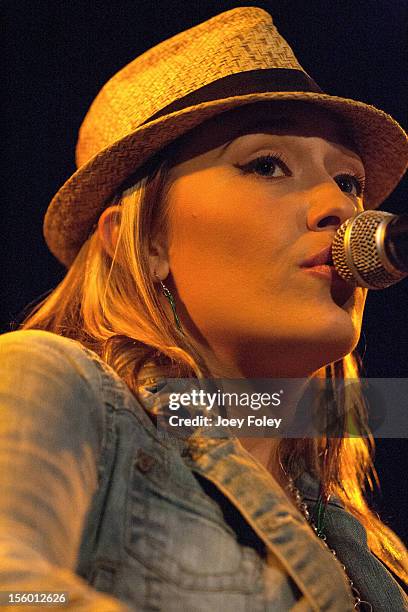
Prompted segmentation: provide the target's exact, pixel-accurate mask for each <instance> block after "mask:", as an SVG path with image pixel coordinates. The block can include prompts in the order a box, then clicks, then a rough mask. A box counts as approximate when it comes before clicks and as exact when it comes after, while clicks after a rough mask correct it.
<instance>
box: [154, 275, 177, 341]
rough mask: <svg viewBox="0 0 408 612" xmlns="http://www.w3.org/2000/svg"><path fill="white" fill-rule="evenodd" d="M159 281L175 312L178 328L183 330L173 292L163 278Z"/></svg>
mask: <svg viewBox="0 0 408 612" xmlns="http://www.w3.org/2000/svg"><path fill="white" fill-rule="evenodd" d="M156 277H157V276H156ZM157 278H158V277H157ZM159 282H160V284H161V287H162V291H163V295H164V297H165V298H166V300H167V301H168V302H169V304H170V307H171V310H172V312H173V316H174V322H175V324H176V327H177V328H178V329H179V330H180V331H181V332H182V331H183V330H182V328H181V323H180V320H179V318H178V315H177V311H176V302H175V301H174V297H173V294H172V293H171V291H170V289H168V288H167V287H166V285H165V284H164V283H163V281H161V280H160V279H159Z"/></svg>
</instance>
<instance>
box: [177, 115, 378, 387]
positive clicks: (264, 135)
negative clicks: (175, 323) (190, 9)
mask: <svg viewBox="0 0 408 612" xmlns="http://www.w3.org/2000/svg"><path fill="white" fill-rule="evenodd" d="M173 159H174V160H175V162H174V166H173V167H172V169H171V174H170V177H171V187H170V191H169V197H168V234H167V258H168V264H169V268H170V273H171V276H170V277H169V279H168V280H169V282H170V286H171V289H172V290H173V291H174V294H175V300H176V304H177V310H178V313H179V316H180V318H181V321H182V324H183V326H184V329H187V330H188V333H189V334H190V335H191V337H192V338H193V340H194V342H195V343H196V344H197V347H198V349H199V351H201V354H203V355H204V357H205V358H206V360H207V362H208V363H209V365H210V367H211V369H212V372H213V374H214V375H219V376H229V377H234V378H238V377H242V376H244V377H252V378H255V377H269V376H275V377H279V376H280V377H303V376H307V375H310V374H311V373H313V372H314V371H316V370H317V369H318V368H320V367H322V366H323V365H325V364H328V363H330V362H332V361H335V360H337V359H340V358H341V357H343V356H344V355H346V354H347V353H349V352H350V351H351V350H352V349H353V348H354V347H355V345H356V343H357V341H358V337H359V334H360V326H361V317H362V312H363V307H364V301H365V293H366V292H365V291H364V290H363V289H360V288H357V289H356V290H353V289H352V288H351V287H350V286H348V285H346V284H345V283H344V282H342V281H340V280H339V278H338V277H337V276H336V275H335V274H333V270H331V271H330V270H327V268H326V269H322V268H320V269H319V268H318V267H316V266H315V267H311V265H308V260H309V259H310V258H313V257H314V256H316V255H318V254H319V253H321V252H322V251H323V250H324V249H327V248H328V247H330V245H331V243H332V240H333V237H334V235H335V232H336V230H337V228H338V227H339V226H340V225H341V223H343V222H344V221H345V220H346V219H348V218H349V217H351V216H353V215H354V214H356V212H357V211H360V210H361V209H362V207H363V197H362V189H363V184H362V183H363V176H364V167H363V164H362V161H361V159H360V157H359V155H358V154H357V153H356V151H355V148H354V147H353V145H352V144H351V142H350V140H349V139H348V138H347V135H346V134H345V133H344V132H343V131H342V126H341V123H340V122H339V121H338V120H336V119H335V118H334V117H333V116H332V115H329V114H328V113H327V112H326V111H324V110H318V109H313V108H312V107H310V106H308V105H307V104H301V103H300V104H298V103H292V104H289V103H286V104H276V103H275V104H258V105H251V106H246V107H243V108H240V109H236V110H234V111H231V112H229V113H227V114H224V115H220V116H218V117H217V118H215V119H213V120H211V121H209V122H206V123H205V124H203V125H202V126H200V127H199V128H198V129H196V130H194V131H193V132H190V133H189V134H188V136H186V137H184V138H183V139H181V140H179V141H178V142H177V144H176V147H175V150H174V151H173Z"/></svg>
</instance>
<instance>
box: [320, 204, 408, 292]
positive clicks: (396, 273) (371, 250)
mask: <svg viewBox="0 0 408 612" xmlns="http://www.w3.org/2000/svg"><path fill="white" fill-rule="evenodd" d="M332 259H333V264H334V267H335V269H336V271H337V273H338V274H339V275H340V276H341V277H342V278H343V279H344V280H345V281H347V282H349V283H351V284H354V285H358V286H359V287H366V288H367V289H385V287H389V286H390V285H393V284H394V283H398V281H400V280H402V279H403V278H405V277H406V276H408V214H405V215H399V216H397V215H393V214H391V213H388V212H383V211H380V210H366V211H364V212H362V213H360V214H359V215H356V216H355V217H351V218H350V219H347V221H345V222H344V223H343V224H342V225H341V226H340V227H339V229H338V230H337V232H336V235H335V236H334V240H333V244H332Z"/></svg>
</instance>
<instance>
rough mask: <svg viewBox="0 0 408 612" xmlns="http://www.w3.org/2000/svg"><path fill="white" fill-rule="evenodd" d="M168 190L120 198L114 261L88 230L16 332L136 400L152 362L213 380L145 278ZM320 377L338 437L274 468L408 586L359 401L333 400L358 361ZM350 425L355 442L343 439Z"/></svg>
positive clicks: (280, 450)
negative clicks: (89, 360)
mask: <svg viewBox="0 0 408 612" xmlns="http://www.w3.org/2000/svg"><path fill="white" fill-rule="evenodd" d="M168 186H169V181H168V168H167V164H166V162H165V161H162V162H161V163H160V164H157V167H156V170H155V171H152V172H151V173H150V174H149V176H148V177H145V178H143V179H142V180H139V181H138V182H137V183H136V184H134V185H133V186H131V187H130V188H129V189H127V190H125V191H124V192H123V193H122V194H121V195H120V196H118V197H117V198H116V199H115V200H114V201H113V203H115V204H118V205H119V206H120V207H121V222H120V228H119V237H118V241H117V246H116V250H115V254H114V257H113V258H111V257H110V256H109V255H107V253H106V252H105V250H104V248H103V245H102V243H101V240H100V237H99V235H98V232H97V231H94V232H93V234H92V235H91V236H90V237H89V239H88V240H87V241H86V242H85V244H84V245H83V246H82V248H81V250H80V252H79V254H78V256H77V258H76V260H75V262H74V263H73V265H72V266H71V268H70V270H69V271H68V273H67V274H66V276H65V278H64V279H63V281H62V282H61V283H60V284H59V285H58V286H57V288H56V289H55V290H54V291H53V292H52V293H51V294H50V295H49V296H48V297H47V298H46V299H44V300H43V301H42V302H40V303H39V304H38V305H37V306H36V307H35V308H34V309H33V311H32V312H31V313H30V314H29V316H28V317H27V318H26V320H25V322H24V323H23V324H22V327H23V328H24V329H33V328H36V329H43V330H48V331H50V332H53V333H55V334H59V335H61V336H66V337H68V338H73V339H75V340H77V341H79V342H80V343H82V344H83V345H84V346H86V347H88V348H90V349H92V350H93V351H94V352H96V353H97V354H98V355H99V356H100V357H101V358H102V359H104V360H105V361H106V362H107V363H108V364H109V365H110V366H111V367H112V368H113V369H114V370H115V371H116V372H117V373H118V374H119V376H121V378H122V379H123V380H124V381H125V382H126V383H127V385H128V387H129V388H130V390H131V391H132V392H133V393H134V394H135V395H137V394H138V391H139V389H140V386H141V384H142V383H143V380H142V372H143V376H144V373H145V372H146V371H147V372H148V371H149V367H150V365H151V364H153V368H154V367H155V366H157V367H159V368H160V371H161V372H165V373H166V375H168V376H171V377H175V378H189V377H208V378H210V377H211V374H210V372H209V370H208V367H207V365H206V363H205V362H204V360H203V358H202V357H201V356H200V354H198V352H197V350H196V349H195V347H194V345H193V343H192V342H190V341H189V339H188V337H187V336H186V335H184V334H182V333H180V331H179V330H178V329H177V327H176V325H175V324H174V321H173V320H172V319H171V318H169V317H168V315H167V313H166V311H165V309H164V308H163V306H162V304H161V302H160V299H159V298H158V291H157V287H155V284H154V279H152V278H151V274H150V271H149V261H148V253H149V246H150V241H151V238H152V236H154V235H155V234H156V233H157V232H160V231H166V227H167V219H168V217H167V212H168V206H167V189H168ZM322 376H324V378H325V379H326V380H328V381H329V382H330V385H331V391H332V393H333V397H334V398H335V402H334V405H335V410H336V411H337V415H336V419H337V420H336V422H337V423H341V431H340V435H337V436H336V437H328V436H326V437H322V438H296V439H281V440H280V441H279V444H278V446H277V454H278V457H279V460H280V462H281V465H282V466H283V468H284V470H285V471H286V473H287V474H288V475H290V476H292V477H294V478H295V477H297V475H298V474H299V472H300V471H301V470H303V469H306V470H308V471H309V472H310V473H311V474H313V475H315V476H316V477H317V478H318V479H319V480H320V482H321V484H322V487H323V489H324V491H326V492H327V491H330V492H332V493H334V494H335V495H337V496H338V497H339V498H340V499H341V500H342V501H343V503H344V504H345V507H346V508H347V509H348V510H349V511H350V512H351V513H352V514H353V515H354V516H355V517H356V518H357V519H358V520H359V521H360V522H361V523H362V524H363V525H364V527H365V528H366V530H367V537H368V544H369V547H370V548H371V550H372V551H373V552H374V554H375V555H377V556H378V557H379V558H380V559H382V560H383V562H384V563H385V564H386V565H388V567H390V568H391V569H392V570H393V571H394V572H395V573H396V574H397V575H398V576H400V578H402V579H403V580H405V581H408V561H407V557H406V549H405V547H404V545H403V544H402V542H401V541H400V539H399V538H398V537H397V536H396V534H395V533H394V532H393V531H392V530H391V529H390V528H389V527H387V526H386V525H385V524H384V523H383V522H382V521H381V520H380V519H379V517H378V516H377V515H376V514H375V513H374V512H373V511H372V510H371V509H370V508H369V506H368V504H367V502H366V499H365V490H366V489H367V488H370V489H373V487H374V484H375V483H377V484H378V478H377V475H376V472H375V469H374V465H373V461H372V458H373V452H374V440H373V438H372V436H371V435H370V434H369V433H367V429H366V416H367V415H366V406H365V402H364V398H363V395H362V393H361V392H359V390H358V385H357V386H356V385H355V384H354V385H352V386H351V388H350V389H349V388H348V387H347V385H346V386H345V387H344V388H345V390H344V389H343V392H342V393H340V394H339V393H337V390H336V387H337V386H338V385H337V383H338V382H339V381H344V380H345V379H346V378H353V379H357V380H358V379H359V376H360V364H359V362H358V358H357V356H356V355H355V354H349V355H347V356H346V357H344V358H343V359H342V360H340V361H338V362H336V363H333V364H331V365H330V366H328V367H327V368H325V369H323V373H322ZM350 422H352V423H353V427H354V431H356V432H357V436H356V437H349V436H348V434H347V432H348V431H350ZM358 434H361V435H358ZM363 434H364V435H363Z"/></svg>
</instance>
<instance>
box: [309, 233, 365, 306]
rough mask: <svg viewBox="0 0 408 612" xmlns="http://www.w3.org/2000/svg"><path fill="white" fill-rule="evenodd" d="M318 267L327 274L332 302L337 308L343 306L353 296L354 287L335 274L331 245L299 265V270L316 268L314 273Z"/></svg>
mask: <svg viewBox="0 0 408 612" xmlns="http://www.w3.org/2000/svg"><path fill="white" fill-rule="evenodd" d="M319 266H324V268H326V270H327V272H328V274H327V278H328V279H329V280H330V293H331V297H332V299H333V301H334V302H335V303H336V304H337V305H338V306H343V305H344V304H345V303H346V302H347V301H348V300H349V299H350V298H351V296H352V295H353V293H354V289H355V287H354V286H353V285H352V284H350V283H347V282H346V281H345V280H344V279H342V278H341V276H339V274H338V273H337V271H336V269H335V267H334V265H333V259H332V246H331V244H330V245H329V246H328V247H325V248H324V249H322V250H320V251H319V252H318V253H316V254H315V255H312V256H311V257H308V258H307V259H305V260H304V261H303V262H302V263H301V264H300V267H301V268H311V269H313V268H316V272H318V271H319ZM320 270H321V268H320Z"/></svg>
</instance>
